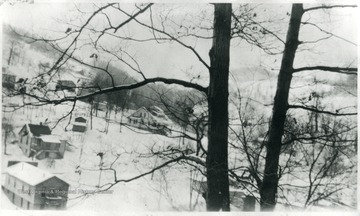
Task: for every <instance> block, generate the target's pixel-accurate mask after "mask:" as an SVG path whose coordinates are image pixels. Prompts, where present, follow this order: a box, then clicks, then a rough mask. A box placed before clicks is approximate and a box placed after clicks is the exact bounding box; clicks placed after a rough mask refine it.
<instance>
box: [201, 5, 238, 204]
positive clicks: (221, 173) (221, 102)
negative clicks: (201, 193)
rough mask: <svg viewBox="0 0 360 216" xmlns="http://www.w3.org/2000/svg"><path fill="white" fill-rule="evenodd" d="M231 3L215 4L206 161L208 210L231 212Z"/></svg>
mask: <svg viewBox="0 0 360 216" xmlns="http://www.w3.org/2000/svg"><path fill="white" fill-rule="evenodd" d="M231 13H232V9H231V4H215V12H214V33H213V35H214V38H213V44H212V48H211V50H210V52H209V56H210V84H209V88H208V109H209V127H208V155H207V158H206V167H207V186H208V191H207V195H206V206H207V210H208V211H220V210H222V211H230V199H229V177H228V125H229V121H228V95H229V90H228V79H229V56H230V52H229V50H230V39H231V37H230V30H231Z"/></svg>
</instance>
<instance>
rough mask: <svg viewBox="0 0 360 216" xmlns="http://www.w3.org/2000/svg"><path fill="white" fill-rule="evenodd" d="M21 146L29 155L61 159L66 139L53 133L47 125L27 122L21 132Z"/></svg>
mask: <svg viewBox="0 0 360 216" xmlns="http://www.w3.org/2000/svg"><path fill="white" fill-rule="evenodd" d="M19 146H20V148H21V150H22V151H23V153H24V154H25V155H26V156H28V157H35V158H36V159H38V160H42V159H45V158H52V159H61V158H63V157H64V153H65V146H66V141H65V140H61V139H60V137H58V136H56V135H52V134H51V130H50V128H49V127H48V126H47V125H42V124H40V125H35V124H25V125H24V126H23V127H22V129H21V130H20V132H19Z"/></svg>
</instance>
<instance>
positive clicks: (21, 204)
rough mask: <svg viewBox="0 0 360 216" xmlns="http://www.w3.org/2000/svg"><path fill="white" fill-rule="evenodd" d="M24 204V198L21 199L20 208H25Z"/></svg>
mask: <svg viewBox="0 0 360 216" xmlns="http://www.w3.org/2000/svg"><path fill="white" fill-rule="evenodd" d="M23 202H24V200H23V198H21V199H20V207H22V206H23Z"/></svg>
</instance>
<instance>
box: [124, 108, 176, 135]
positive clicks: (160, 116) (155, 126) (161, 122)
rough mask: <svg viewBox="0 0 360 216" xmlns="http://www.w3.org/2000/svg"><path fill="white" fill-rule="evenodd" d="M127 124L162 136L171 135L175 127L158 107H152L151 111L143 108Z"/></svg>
mask: <svg viewBox="0 0 360 216" xmlns="http://www.w3.org/2000/svg"><path fill="white" fill-rule="evenodd" d="M127 123H128V125H130V126H133V127H137V128H141V129H145V130H149V131H151V132H155V133H160V134H167V133H169V132H170V131H171V127H172V126H173V122H172V121H171V120H170V119H169V117H168V116H167V115H166V114H165V113H164V111H163V110H162V109H161V108H159V107H157V106H151V107H150V108H149V109H146V108H145V107H141V108H140V109H138V110H136V111H135V112H134V113H133V114H131V115H130V116H128V122H127Z"/></svg>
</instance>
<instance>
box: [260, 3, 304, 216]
mask: <svg viewBox="0 0 360 216" xmlns="http://www.w3.org/2000/svg"><path fill="white" fill-rule="evenodd" d="M303 13H304V9H303V6H302V4H293V6H292V11H291V16H290V23H289V28H288V32H287V36H286V43H285V49H284V53H283V57H282V62H281V67H280V72H279V76H278V81H277V89H276V94H275V99H274V107H273V114H272V119H271V123H270V131H269V139H268V142H267V146H266V149H267V152H266V161H265V171H264V178H263V183H262V187H261V189H260V196H261V199H260V205H261V210H262V211H272V210H273V209H274V207H275V204H276V195H277V187H278V181H279V177H278V165H279V156H280V149H281V144H282V143H281V139H282V136H283V134H284V123H285V119H286V112H287V110H288V98H289V90H290V84H291V79H292V73H293V63H294V58H295V53H296V50H297V47H298V45H299V40H298V37H299V31H300V24H301V17H302V15H303Z"/></svg>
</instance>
